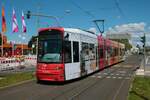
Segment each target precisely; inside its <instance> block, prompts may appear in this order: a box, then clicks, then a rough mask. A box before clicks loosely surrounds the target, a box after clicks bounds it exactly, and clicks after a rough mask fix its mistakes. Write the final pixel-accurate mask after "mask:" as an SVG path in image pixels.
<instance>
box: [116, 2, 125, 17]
mask: <svg viewBox="0 0 150 100" xmlns="http://www.w3.org/2000/svg"><path fill="white" fill-rule="evenodd" d="M114 2H115V5H116V7H117V9H118V11H119V13H120V14H121V15H122V16H125V15H124V12H123V10H122V9H121V7H120V4H119V2H118V0H114Z"/></svg>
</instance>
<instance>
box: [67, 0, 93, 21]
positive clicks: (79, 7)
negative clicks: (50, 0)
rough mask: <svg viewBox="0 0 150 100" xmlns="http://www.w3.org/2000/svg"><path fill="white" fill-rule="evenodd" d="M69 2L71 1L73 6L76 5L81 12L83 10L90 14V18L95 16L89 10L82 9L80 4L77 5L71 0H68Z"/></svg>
mask: <svg viewBox="0 0 150 100" xmlns="http://www.w3.org/2000/svg"><path fill="white" fill-rule="evenodd" d="M68 1H69V2H70V3H72V4H73V5H74V6H75V7H77V8H78V9H80V10H81V11H82V12H84V13H85V14H87V15H88V16H90V17H91V18H93V19H94V18H95V16H94V15H93V14H92V13H91V12H90V11H87V10H85V9H83V8H82V7H81V6H80V5H78V4H77V3H76V2H74V1H72V0H68Z"/></svg>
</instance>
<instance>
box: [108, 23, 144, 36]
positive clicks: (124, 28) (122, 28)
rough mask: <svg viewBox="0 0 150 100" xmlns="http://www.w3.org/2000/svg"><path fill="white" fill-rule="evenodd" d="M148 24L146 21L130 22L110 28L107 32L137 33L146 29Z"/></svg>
mask: <svg viewBox="0 0 150 100" xmlns="http://www.w3.org/2000/svg"><path fill="white" fill-rule="evenodd" d="M145 26H146V24H145V23H144V22H141V23H129V24H123V25H116V26H115V27H114V28H109V29H108V31H107V33H108V34H109V33H111V34H112V33H116V34H117V33H137V32H143V31H144V30H145Z"/></svg>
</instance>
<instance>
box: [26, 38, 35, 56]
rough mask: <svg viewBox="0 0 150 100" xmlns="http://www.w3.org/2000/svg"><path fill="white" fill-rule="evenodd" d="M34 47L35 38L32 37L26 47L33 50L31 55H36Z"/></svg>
mask: <svg viewBox="0 0 150 100" xmlns="http://www.w3.org/2000/svg"><path fill="white" fill-rule="evenodd" d="M33 45H34V46H33ZM36 45H37V36H32V37H31V39H30V41H29V42H28V47H30V48H32V49H33V54H36Z"/></svg>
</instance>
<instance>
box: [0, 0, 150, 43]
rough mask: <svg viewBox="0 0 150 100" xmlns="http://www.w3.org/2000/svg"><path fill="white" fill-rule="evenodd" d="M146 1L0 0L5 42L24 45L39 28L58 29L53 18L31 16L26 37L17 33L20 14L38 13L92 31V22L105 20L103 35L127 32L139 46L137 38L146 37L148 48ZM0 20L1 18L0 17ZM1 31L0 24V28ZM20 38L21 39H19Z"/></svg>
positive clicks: (149, 23)
mask: <svg viewBox="0 0 150 100" xmlns="http://www.w3.org/2000/svg"><path fill="white" fill-rule="evenodd" d="M149 4H150V0H0V10H1V8H2V5H3V6H4V9H5V17H6V25H7V32H6V33H5V34H6V36H7V37H8V40H9V41H15V42H17V43H19V42H23V43H27V42H28V41H29V40H30V38H31V37H32V36H33V35H37V30H38V29H39V28H43V27H51V26H53V27H54V26H58V24H57V23H56V20H54V19H53V18H45V17H36V16H31V18H30V19H27V18H26V16H25V22H26V25H27V33H26V34H25V35H22V33H21V25H22V24H21V12H22V11H23V12H24V13H27V11H28V10H30V11H31V13H40V14H44V15H50V16H55V17H57V19H58V22H59V26H61V27H73V28H81V29H86V30H92V31H96V32H97V33H99V32H98V30H97V28H96V25H95V24H94V23H93V20H97V19H104V20H105V33H104V34H106V33H107V32H108V31H109V32H110V33H113V32H115V33H116V32H118V31H119V32H122V33H125V32H130V33H131V34H132V36H133V38H132V43H133V44H135V45H136V44H141V43H140V41H139V36H142V34H143V32H146V33H147V45H148V44H150V42H149V41H150V40H148V39H149V38H150V36H149V33H150V32H149V31H150V13H149V10H150V6H149ZM13 8H14V9H15V12H16V18H17V21H18V26H19V32H18V33H12V10H13ZM0 19H1V16H0ZM0 27H1V24H0ZM0 31H1V29H0ZM22 37H24V38H22Z"/></svg>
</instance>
